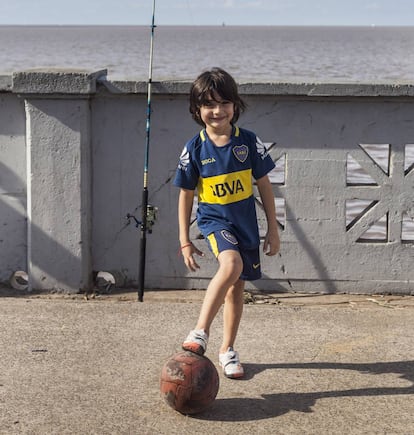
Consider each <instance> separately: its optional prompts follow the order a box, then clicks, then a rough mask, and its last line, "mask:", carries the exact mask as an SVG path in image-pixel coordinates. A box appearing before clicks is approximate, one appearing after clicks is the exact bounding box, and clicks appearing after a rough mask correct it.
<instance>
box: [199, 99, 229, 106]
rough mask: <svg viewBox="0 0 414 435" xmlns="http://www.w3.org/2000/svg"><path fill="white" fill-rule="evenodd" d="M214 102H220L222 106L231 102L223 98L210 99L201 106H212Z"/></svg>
mask: <svg viewBox="0 0 414 435" xmlns="http://www.w3.org/2000/svg"><path fill="white" fill-rule="evenodd" d="M216 104H220V105H222V106H224V105H227V104H231V101H227V100H223V101H214V100H211V101H206V102H205V103H204V104H203V106H205V107H213V106H215V105H216Z"/></svg>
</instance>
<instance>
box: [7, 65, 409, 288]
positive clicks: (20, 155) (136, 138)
mask: <svg viewBox="0 0 414 435" xmlns="http://www.w3.org/2000/svg"><path fill="white" fill-rule="evenodd" d="M188 89H189V83H182V82H162V83H154V85H153V96H152V109H153V114H152V119H151V127H152V130H151V148H150V157H149V200H150V203H151V204H153V205H154V206H156V207H157V208H158V220H157V222H156V224H155V225H154V228H153V232H152V234H148V236H147V262H146V287H147V288H205V287H206V285H207V283H208V280H209V279H210V277H211V276H212V275H213V273H214V271H215V268H216V264H215V260H214V259H213V258H212V256H211V255H210V254H209V252H208V250H207V247H206V245H205V242H204V241H203V240H199V239H197V237H198V230H197V228H196V226H195V225H194V226H193V228H192V237H193V238H194V242H195V244H197V246H199V247H200V249H202V250H203V251H204V252H205V253H206V256H205V258H203V259H201V261H200V264H201V266H202V268H201V270H200V271H199V272H197V273H188V272H187V271H186V270H185V268H184V266H183V263H182V260H181V258H180V256H179V255H178V254H177V252H178V251H177V250H178V241H177V213H176V204H177V194H178V192H177V189H176V188H174V187H173V186H172V177H173V176H174V172H175V168H176V165H177V160H178V156H179V154H180V152H181V149H182V147H183V145H184V143H185V141H186V140H187V139H189V138H190V137H192V136H193V135H194V134H195V133H197V131H198V126H197V125H196V124H195V123H194V122H193V121H192V119H191V117H190V115H189V112H188V103H187V93H188ZM240 91H241V93H242V94H243V96H244V98H245V100H246V101H247V103H248V106H249V107H248V110H247V112H246V113H245V114H244V115H243V116H242V117H241V119H240V121H239V125H240V126H242V127H245V128H248V129H252V130H254V131H256V132H257V133H258V134H259V136H260V137H261V138H262V140H263V141H265V142H268V143H275V144H276V145H275V146H274V147H273V148H272V156H273V158H274V160H275V161H277V162H278V163H280V162H283V164H282V166H283V167H281V168H279V179H278V182H277V183H275V184H274V191H275V197H276V198H279V200H278V204H279V205H280V204H281V205H280V208H282V210H279V212H280V213H279V216H282V218H281V219H280V222H281V224H282V227H281V240H282V248H281V253H280V255H279V256H277V257H273V258H267V257H266V258H263V262H262V264H263V271H264V277H263V279H262V280H260V281H257V282H255V283H252V284H251V285H250V287H251V288H259V289H262V290H272V291H303V292H325V293H326V292H332V293H334V292H354V293H373V292H392V293H405V294H409V293H411V292H413V290H414V284H413V280H414V272H413V268H412V267H411V266H412V258H413V253H414V251H413V247H414V244H413V240H410V238H408V239H407V238H405V239H404V235H403V234H402V226H403V224H402V222H403V218H405V219H406V220H407V219H408V220H411V219H413V217H414V205H413V193H414V179H413V177H414V175H413V172H414V171H411V167H407V164H406V163H407V159H406V145H407V144H413V143H414V116H413V113H414V88H413V87H412V86H411V85H400V86H398V85H396V86H390V85H347V84H342V85H334V84H249V83H246V84H240ZM146 100H147V95H146V83H142V82H138V83H135V82H108V81H107V80H106V78H105V71H97V72H92V73H89V72H83V71H47V72H42V71H30V72H22V73H15V74H14V75H13V77H0V281H7V280H8V279H9V277H10V275H11V274H12V273H13V272H14V271H16V270H25V271H27V272H28V273H29V288H30V289H56V290H62V291H70V292H76V291H79V290H80V289H86V288H89V287H90V286H91V285H92V283H91V278H92V270H94V271H111V272H113V273H114V276H116V278H117V280H118V283H119V284H122V285H134V284H136V282H137V275H138V264H139V233H140V232H139V229H138V228H136V227H135V225H134V222H133V221H128V220H127V219H126V215H127V214H128V213H131V214H135V215H136V216H137V217H138V218H139V216H140V202H141V191H142V182H143V158H144V148H145V122H146V102H147V101H146ZM364 144H368V145H376V144H387V145H389V150H390V152H389V159H388V161H389V165H388V167H387V168H386V169H385V171H384V170H383V169H381V168H380V167H379V165H378V164H377V163H375V161H374V160H373V159H372V158H370V157H369V155H368V154H367V153H366V152H365V151H364V148H363V147H361V146H360V145H364ZM350 156H352V158H353V159H354V160H355V161H357V162H358V163H359V164H360V166H361V168H362V169H363V170H364V171H365V172H366V173H367V174H369V175H370V176H371V177H372V179H373V180H374V181H375V184H373V185H366V184H364V185H353V184H352V183H350V182H349V181H347V180H348V178H347V167H348V163H349V157H350ZM280 173H282V176H281V178H280ZM282 198H283V199H282ZM354 199H358V200H361V199H365V200H370V201H372V202H373V206H372V207H367V210H366V212H365V213H364V214H362V213H361V216H356V217H355V219H354V220H353V221H352V222H347V216H346V210H347V204H348V201H350V200H354ZM258 213H259V223H260V225H261V226H263V225H264V223H265V220H264V217H263V213H262V211H261V208H260V204H258ZM380 218H383V219H385V221H386V224H385V227H386V233H385V235H384V237H382V238H380V239H378V240H372V239H371V240H368V241H367V240H365V239H364V233H365V232H366V230H367V229H368V228H369V227H370V226H371V225H372V224H374V223H375V222H376V221H378V220H379V219H380ZM26 221H27V222H26Z"/></svg>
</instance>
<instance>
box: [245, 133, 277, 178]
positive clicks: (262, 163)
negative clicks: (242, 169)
mask: <svg viewBox="0 0 414 435" xmlns="http://www.w3.org/2000/svg"><path fill="white" fill-rule="evenodd" d="M251 155H252V173H253V177H254V178H255V180H258V179H259V178H262V177H264V176H265V175H267V174H268V173H269V172H270V171H271V170H272V169H273V168H274V167H275V163H274V162H273V160H272V158H271V157H270V155H269V152H268V149H267V148H266V145H265V144H264V143H263V142H262V141H261V140H260V138H259V137H257V136H255V146H254V149H253V150H252V153H251Z"/></svg>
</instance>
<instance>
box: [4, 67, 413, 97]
mask: <svg viewBox="0 0 414 435" xmlns="http://www.w3.org/2000/svg"><path fill="white" fill-rule="evenodd" d="M106 76H107V70H106V69H102V70H99V71H94V72H91V71H86V70H82V69H74V70H69V69H47V70H44V69H33V70H28V71H19V72H15V73H13V75H12V76H7V75H3V76H0V92H10V91H11V92H13V93H24V94H71V95H73V94H81V95H82V94H94V93H95V92H97V91H101V92H109V93H111V94H146V93H147V86H148V83H147V82H146V81H117V80H115V81H110V80H107V78H106ZM190 86H191V82H190V81H180V80H165V81H159V82H158V81H154V82H153V83H152V92H153V93H154V94H166V95H188V92H189V89H190ZM239 89H240V93H241V94H242V95H270V96H274V95H280V96H304V97H413V96H414V83H311V82H309V83H295V82H290V83H282V82H280V83H276V82H268V83H256V82H255V83H253V82H251V83H244V82H240V83H239Z"/></svg>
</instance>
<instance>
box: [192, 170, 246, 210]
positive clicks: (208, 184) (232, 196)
mask: <svg viewBox="0 0 414 435" xmlns="http://www.w3.org/2000/svg"><path fill="white" fill-rule="evenodd" d="M197 188H198V200H199V202H206V203H208V204H231V203H233V202H238V201H242V200H244V199H247V198H249V197H250V196H251V195H252V194H253V186H252V170H251V169H245V170H244V171H238V172H231V173H230V174H222V175H215V176H213V177H207V178H200V179H199V181H198V186H197Z"/></svg>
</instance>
